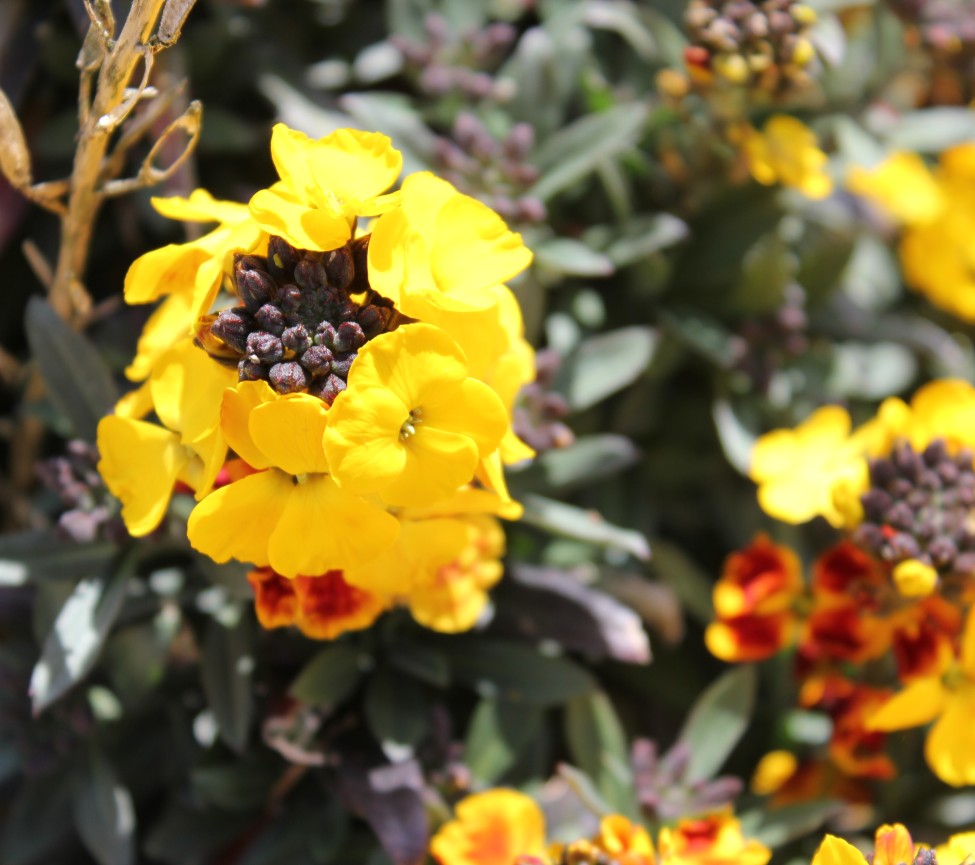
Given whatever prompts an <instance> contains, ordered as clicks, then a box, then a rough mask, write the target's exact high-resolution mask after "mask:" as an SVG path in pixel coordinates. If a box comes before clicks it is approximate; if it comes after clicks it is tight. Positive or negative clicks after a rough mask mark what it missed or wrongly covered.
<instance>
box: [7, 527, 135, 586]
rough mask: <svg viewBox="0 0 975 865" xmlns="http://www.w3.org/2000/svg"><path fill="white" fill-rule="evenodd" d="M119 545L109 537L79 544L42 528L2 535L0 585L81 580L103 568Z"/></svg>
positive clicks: (115, 552) (113, 555)
mask: <svg viewBox="0 0 975 865" xmlns="http://www.w3.org/2000/svg"><path fill="white" fill-rule="evenodd" d="M117 552H118V547H117V546H115V544H112V543H108V542H107V541H96V542H95V543H92V544H78V543H74V542H72V541H65V540H64V539H63V538H61V537H60V536H59V535H58V534H57V532H55V531H53V530H49V529H43V530H41V531H36V532H22V533H20V534H16V535H4V536H3V537H0V586H23V585H26V584H27V583H29V582H31V581H33V580H78V579H80V578H81V577H85V576H87V575H89V574H91V573H93V572H96V571H100V570H104V569H105V567H106V566H107V565H108V563H109V562H110V561H111V560H112V559H113V558H114V557H115V555H116V554H117Z"/></svg>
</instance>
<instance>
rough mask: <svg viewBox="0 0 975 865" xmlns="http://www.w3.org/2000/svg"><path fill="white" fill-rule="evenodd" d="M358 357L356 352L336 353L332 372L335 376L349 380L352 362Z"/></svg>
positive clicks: (333, 358)
mask: <svg viewBox="0 0 975 865" xmlns="http://www.w3.org/2000/svg"><path fill="white" fill-rule="evenodd" d="M356 356H357V355H356V353H355V352H354V351H343V352H334V353H333V357H332V372H333V373H335V375H338V376H341V377H342V378H346V379H347V378H348V377H349V370H350V369H351V368H352V362H353V361H354V360H355V359H356Z"/></svg>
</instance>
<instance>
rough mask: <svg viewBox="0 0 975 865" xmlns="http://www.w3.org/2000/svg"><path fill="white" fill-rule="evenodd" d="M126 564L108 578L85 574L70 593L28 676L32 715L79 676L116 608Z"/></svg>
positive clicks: (124, 582) (122, 596) (92, 660)
mask: <svg viewBox="0 0 975 865" xmlns="http://www.w3.org/2000/svg"><path fill="white" fill-rule="evenodd" d="M130 575H131V568H130V566H127V565H125V564H124V563H123V565H122V566H120V567H119V569H118V570H117V571H116V572H115V573H114V574H113V575H111V576H108V577H106V576H98V577H87V578H85V579H83V580H81V582H79V583H78V585H76V586H75V588H74V591H73V592H72V593H71V594H70V596H69V597H68V599H67V601H65V603H64V606H63V607H61V611H60V612H59V613H58V615H57V618H56V619H55V620H54V625H53V627H52V628H51V631H50V633H49V634H48V635H47V637H46V638H45V640H44V647H43V648H42V649H41V657H40V659H39V660H38V662H37V664H36V665H35V666H34V670H33V672H32V673H31V677H30V688H29V692H30V697H31V706H32V708H33V710H34V714H35V715H36V714H38V713H40V712H43V711H44V710H45V709H46V708H47V707H48V706H50V705H51V703H53V702H54V701H55V700H57V699H58V698H59V697H60V696H61V695H62V694H64V692H65V691H67V690H68V689H69V688H70V687H72V686H73V685H74V684H76V683H77V682H78V681H80V680H81V679H82V678H84V676H85V675H87V673H88V671H89V670H90V669H91V668H92V666H93V665H94V663H95V661H96V660H97V659H98V655H99V652H100V651H101V648H102V645H103V644H104V642H105V638H106V637H107V636H108V632H109V631H110V630H111V628H112V625H113V624H114V623H115V619H116V617H117V616H118V614H119V610H121V608H122V602H123V601H124V600H125V595H126V592H127V590H128V580H129V576H130Z"/></svg>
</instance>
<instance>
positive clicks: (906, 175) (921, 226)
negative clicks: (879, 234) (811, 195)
mask: <svg viewBox="0 0 975 865" xmlns="http://www.w3.org/2000/svg"><path fill="white" fill-rule="evenodd" d="M847 185H848V186H849V188H850V189H851V190H852V191H853V192H855V193H857V194H858V195H862V196H864V197H865V198H867V199H868V200H869V201H871V202H873V203H874V204H876V205H877V206H878V207H879V208H880V209H881V210H882V211H883V212H884V213H886V214H887V215H888V216H889V217H890V218H891V219H893V220H894V222H895V223H897V224H898V225H899V226H900V227H901V230H902V233H901V239H900V259H901V266H902V267H903V270H904V278H905V280H906V282H907V284H908V285H909V286H911V287H912V288H914V289H916V290H917V291H919V292H920V293H921V294H923V295H924V296H925V297H926V298H927V299H928V300H929V301H931V303H933V304H934V305H935V306H937V307H940V308H941V309H944V310H947V311H948V312H950V313H952V314H953V315H956V316H958V317H959V318H961V319H963V320H964V321H969V322H970V321H975V267H973V264H975V255H973V252H972V245H971V236H972V230H973V227H975V144H971V143H967V144H959V145H957V146H955V147H950V148H948V149H947V150H945V151H944V152H943V153H942V154H941V158H940V160H939V162H938V165H937V167H936V168H935V169H934V170H933V171H932V170H931V169H930V168H928V166H927V165H926V164H925V162H924V160H923V159H922V158H921V157H920V156H918V155H917V154H916V153H909V152H897V153H894V154H892V155H891V156H889V157H888V158H887V159H885V160H884V161H883V162H882V163H880V164H879V165H877V166H875V167H874V168H872V169H869V170H868V169H865V168H859V167H858V168H854V169H852V170H851V172H850V175H849V177H848V180H847Z"/></svg>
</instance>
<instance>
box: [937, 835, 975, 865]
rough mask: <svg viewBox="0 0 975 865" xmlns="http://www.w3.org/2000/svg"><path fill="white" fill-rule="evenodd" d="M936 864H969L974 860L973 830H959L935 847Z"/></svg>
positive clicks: (974, 837)
mask: <svg viewBox="0 0 975 865" xmlns="http://www.w3.org/2000/svg"><path fill="white" fill-rule="evenodd" d="M935 854H936V855H937V857H938V865H971V863H972V862H975V832H959V833H958V834H957V835H952V836H951V837H950V838H949V839H948V841H947V842H946V843H945V844H942V845H940V846H939V847H936V848H935Z"/></svg>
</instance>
